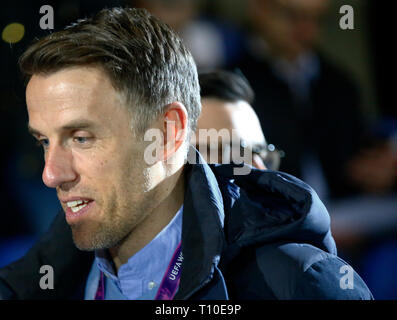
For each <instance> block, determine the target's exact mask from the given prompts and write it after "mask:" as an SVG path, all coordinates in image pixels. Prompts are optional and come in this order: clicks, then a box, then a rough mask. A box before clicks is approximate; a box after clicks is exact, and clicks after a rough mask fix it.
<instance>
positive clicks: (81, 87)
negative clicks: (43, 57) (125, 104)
mask: <svg viewBox="0 0 397 320" xmlns="http://www.w3.org/2000/svg"><path fill="white" fill-rule="evenodd" d="M26 103H27V106H28V113H29V122H31V121H34V122H37V121H41V122H43V121H44V122H46V124H48V123H49V122H54V121H55V122H59V121H61V120H62V121H68V120H71V119H72V118H75V117H77V116H82V115H84V116H86V117H87V116H89V117H90V118H103V117H109V116H112V117H113V116H114V115H115V113H117V112H120V111H121V110H122V109H123V108H118V106H119V105H120V104H121V103H122V95H121V94H120V93H118V92H117V91H116V90H115V89H114V88H113V86H112V84H111V82H110V79H109V78H108V76H107V75H106V74H105V72H104V71H103V70H101V69H100V68H95V67H73V68H68V69H63V70H60V71H57V72H55V73H51V74H48V75H47V74H45V75H42V74H39V75H33V76H32V78H31V79H30V81H29V83H28V86H27V88H26ZM117 109H119V110H117Z"/></svg>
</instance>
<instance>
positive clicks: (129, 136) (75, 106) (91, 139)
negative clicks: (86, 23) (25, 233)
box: [26, 67, 150, 250]
mask: <svg viewBox="0 0 397 320" xmlns="http://www.w3.org/2000/svg"><path fill="white" fill-rule="evenodd" d="M26 101H27V106H28V114H29V127H30V130H31V131H32V133H33V135H34V136H35V137H36V139H38V140H39V141H40V142H41V144H42V145H43V147H44V158H45V167H44V171H43V175H42V178H43V181H44V183H45V184H46V185H47V186H48V187H50V188H56V190H57V195H58V198H59V200H60V202H61V205H62V207H63V209H64V211H65V213H66V220H67V222H68V224H69V225H70V226H71V229H72V232H73V239H74V242H75V244H76V246H77V247H78V248H80V249H82V250H93V249H99V248H110V247H113V246H115V245H116V244H118V243H119V242H120V241H121V240H123V239H124V238H125V237H126V236H128V234H129V233H130V232H131V231H132V230H133V229H134V228H135V227H136V226H137V225H138V224H139V223H140V222H141V221H142V219H143V218H144V217H145V212H146V211H147V210H146V209H147V208H148V203H149V201H148V199H149V198H150V197H149V196H148V194H149V193H150V191H149V189H150V181H149V180H150V179H149V178H148V176H149V175H148V174H147V172H148V169H147V166H146V165H145V162H144V160H143V153H144V146H143V142H141V140H138V138H135V137H134V135H133V133H132V131H131V129H130V124H131V115H130V112H128V110H127V107H126V106H125V105H124V103H123V99H122V96H121V95H120V94H119V93H118V92H117V91H116V90H115V89H114V88H113V86H112V85H111V83H110V80H109V78H108V77H107V76H106V74H105V73H104V72H103V71H102V70H101V69H100V68H93V67H73V68H67V69H63V70H61V71H58V72H55V73H51V74H49V75H34V76H33V77H32V78H31V80H30V81H29V83H28V87H27V89H26Z"/></svg>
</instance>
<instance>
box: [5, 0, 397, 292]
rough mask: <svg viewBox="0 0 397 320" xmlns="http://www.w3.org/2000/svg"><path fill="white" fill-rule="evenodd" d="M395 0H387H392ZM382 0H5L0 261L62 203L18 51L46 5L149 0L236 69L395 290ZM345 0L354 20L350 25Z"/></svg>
mask: <svg viewBox="0 0 397 320" xmlns="http://www.w3.org/2000/svg"><path fill="white" fill-rule="evenodd" d="M390 3H391V2H390ZM390 3H389V2H385V1H383V2H380V1H375V0H371V1H370V0H361V1H354V0H332V1H331V0H328V1H326V0H137V1H133V0H131V1H127V0H125V1H121V0H120V1H104V0H97V1H84V0H63V1H62V0H59V1H38V0H34V1H21V0H14V1H9V0H6V1H2V3H1V10H0V30H1V32H2V39H1V44H0V46H1V48H0V55H1V56H0V65H1V76H0V130H1V137H2V139H1V149H0V150H1V157H0V177H1V179H0V182H1V184H0V201H1V203H2V204H3V205H2V208H3V209H2V219H1V220H0V221H1V222H0V267H1V266H4V265H6V264H8V263H10V262H12V261H14V260H16V259H18V258H19V257H20V256H21V255H23V254H24V253H25V252H26V251H27V250H28V249H29V247H30V246H31V245H32V244H33V243H34V241H35V239H37V237H38V236H40V235H41V234H42V233H43V232H45V230H46V229H47V228H48V226H49V224H50V223H51V221H52V219H53V217H54V216H55V214H56V213H57V212H58V211H59V210H60V205H59V204H58V200H57V198H56V194H55V191H54V190H50V189H48V188H46V187H45V186H44V184H43V183H42V181H41V172H42V169H43V159H42V151H41V149H39V148H37V147H36V145H35V142H34V140H33V138H31V137H30V136H29V134H28V131H27V121H28V117H27V112H26V106H25V99H24V86H23V82H22V79H21V75H20V73H19V71H18V68H17V60H18V57H19V56H20V54H21V53H22V52H23V50H24V49H26V47H27V46H28V45H29V43H31V42H32V40H33V39H34V38H35V37H40V36H43V35H45V34H48V33H49V32H51V31H49V30H42V29H41V28H40V25H39V21H40V18H41V17H42V16H43V14H40V12H39V10H40V7H41V6H43V5H50V6H52V8H53V9H54V30H53V31H56V30H60V29H62V28H63V27H65V26H66V25H68V24H70V23H71V22H73V21H75V20H77V19H78V18H83V17H85V16H87V15H90V14H92V13H94V12H96V11H98V10H100V9H101V8H104V7H113V6H133V7H146V8H147V9H148V10H149V11H151V12H152V13H154V14H155V15H157V16H158V17H159V18H161V19H162V20H164V21H165V22H167V23H168V24H170V25H171V26H172V27H173V28H174V29H175V30H177V31H178V32H179V33H180V35H181V36H182V38H183V39H184V41H185V42H186V44H187V46H188V47H189V48H190V50H191V51H192V53H193V56H194V57H195V60H196V62H197V65H198V68H199V71H204V70H206V71H207V70H209V69H214V68H225V69H230V70H236V69H238V70H239V72H242V73H243V74H244V75H245V76H246V77H247V79H248V80H249V81H250V83H251V85H252V86H253V88H254V90H255V93H256V100H255V103H254V105H253V107H254V109H255V110H256V112H257V113H258V116H259V118H260V121H261V125H262V128H263V131H264V133H265V136H266V139H267V141H269V142H271V143H274V144H275V145H276V146H277V147H278V148H279V149H282V150H283V151H284V152H285V157H284V158H283V159H282V163H281V168H280V170H281V171H286V172H288V173H291V174H293V175H296V176H298V177H299V178H301V179H303V180H304V181H306V182H308V183H309V184H310V185H312V186H313V188H314V189H315V190H316V191H317V192H318V194H319V195H320V198H321V199H322V200H323V201H324V202H325V204H326V206H327V208H328V211H329V213H330V216H331V226H332V231H333V234H334V237H335V240H336V243H337V246H338V250H339V255H340V256H341V257H342V258H343V259H345V260H346V261H347V262H348V263H350V264H351V265H352V266H353V267H354V268H355V269H356V270H357V271H358V273H359V274H360V275H361V276H362V278H363V279H364V280H365V281H366V283H367V284H368V286H369V288H370V289H371V291H372V293H373V294H374V297H375V299H396V298H397V276H396V273H395V270H397V239H396V230H397V196H396V195H397V193H396V191H397V160H396V158H397V108H396V107H395V105H394V101H393V100H392V93H393V89H392V88H391V86H392V85H393V83H394V81H393V80H394V68H392V67H393V66H394V59H395V58H394V57H392V56H391V54H390V52H391V49H390V48H389V47H390V45H391V43H392V38H391V34H390V28H391V26H392V22H393V20H391V16H390V15H391V12H393V11H392V10H391V7H390V6H391V4H390ZM342 5H351V6H352V7H353V9H354V29H353V30H342V29H341V28H340V26H339V20H340V19H341V17H342V16H343V14H341V13H339V8H340V7H341V6H342Z"/></svg>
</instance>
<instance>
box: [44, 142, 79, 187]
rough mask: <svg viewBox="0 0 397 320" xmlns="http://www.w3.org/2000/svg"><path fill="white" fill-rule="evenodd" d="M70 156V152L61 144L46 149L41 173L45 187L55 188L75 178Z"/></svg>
mask: <svg viewBox="0 0 397 320" xmlns="http://www.w3.org/2000/svg"><path fill="white" fill-rule="evenodd" d="M72 157H73V156H72V153H71V152H70V151H68V150H65V149H64V148H63V147H61V146H51V147H50V148H49V149H48V151H47V153H46V157H45V158H46V159H45V167H44V170H43V175H42V179H43V182H44V184H45V185H46V186H47V187H49V188H56V187H58V186H60V185H62V184H63V183H66V182H71V181H74V180H75V179H76V178H77V174H76V172H75V170H74V169H73V161H72V160H73V159H72Z"/></svg>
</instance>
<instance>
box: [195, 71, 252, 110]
mask: <svg viewBox="0 0 397 320" xmlns="http://www.w3.org/2000/svg"><path fill="white" fill-rule="evenodd" d="M199 83H200V94H201V97H202V98H208V97H213V98H217V99H220V100H225V101H229V102H236V101H239V100H243V101H246V102H247V103H248V104H252V103H253V101H254V99H255V93H254V91H253V90H252V88H251V86H250V84H249V83H248V80H246V79H245V77H244V76H243V75H238V74H235V73H233V72H230V71H224V70H216V71H212V72H203V73H200V74H199Z"/></svg>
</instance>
